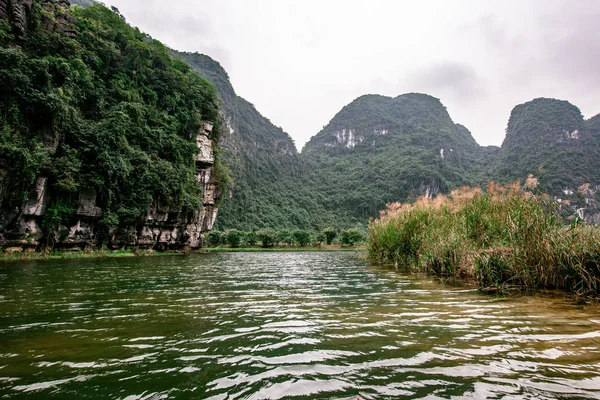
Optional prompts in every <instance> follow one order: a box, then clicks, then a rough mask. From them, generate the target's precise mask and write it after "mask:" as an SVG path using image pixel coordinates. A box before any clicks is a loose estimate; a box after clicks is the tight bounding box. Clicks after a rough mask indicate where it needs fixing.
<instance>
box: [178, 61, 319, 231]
mask: <svg viewBox="0 0 600 400" xmlns="http://www.w3.org/2000/svg"><path fill="white" fill-rule="evenodd" d="M172 54H173V56H174V57H175V58H176V59H182V60H185V61H186V62H187V63H189V64H190V66H191V67H192V69H193V70H194V71H196V72H197V73H198V74H200V75H201V76H202V77H204V78H206V79H208V80H209V81H211V82H212V83H214V84H215V85H216V87H217V90H218V92H219V95H220V97H221V99H222V100H223V106H222V110H223V112H222V118H223V120H224V125H225V127H226V128H225V129H224V132H223V135H222V138H221V142H222V149H223V159H224V160H225V161H226V162H227V164H228V166H229V168H230V169H231V178H232V179H231V184H230V185H229V190H228V193H226V194H225V196H224V199H223V201H222V203H221V208H220V212H219V218H218V220H217V227H219V228H221V229H228V228H236V229H243V230H253V229H260V228H264V227H274V228H275V227H276V228H283V227H288V228H292V227H301V228H304V229H308V228H311V227H312V226H313V225H314V223H315V218H319V217H320V216H321V215H322V214H323V212H324V210H323V208H322V206H321V204H320V203H319V202H317V201H315V199H314V196H315V193H314V192H312V191H311V190H310V189H309V188H307V187H306V186H305V185H304V184H302V183H301V182H302V180H303V174H304V173H305V165H304V162H303V161H302V160H301V158H300V156H299V154H298V152H297V150H296V146H295V145H294V142H293V140H292V139H291V138H290V136H289V135H288V134H287V133H286V132H284V131H283V130H282V129H281V128H279V127H276V126H275V125H273V124H272V123H271V121H269V120H268V119H267V118H265V117H263V116H262V115H261V114H260V113H259V112H258V111H257V110H256V108H255V107H254V105H252V104H251V103H250V102H248V101H246V100H244V99H243V98H241V97H239V96H237V95H236V93H235V90H234V89H233V87H232V86H231V83H230V81H229V76H228V75H227V72H225V70H224V69H223V67H221V65H220V64H219V63H218V62H216V61H215V60H213V59H211V58H210V57H208V56H205V55H201V54H196V53H177V52H173V53H172Z"/></svg>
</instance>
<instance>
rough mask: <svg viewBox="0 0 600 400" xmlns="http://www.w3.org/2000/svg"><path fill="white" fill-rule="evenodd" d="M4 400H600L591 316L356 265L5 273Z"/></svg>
mask: <svg viewBox="0 0 600 400" xmlns="http://www.w3.org/2000/svg"><path fill="white" fill-rule="evenodd" d="M0 397H2V398H11V399H12V398H16V399H18V398H27V399H48V398H61V399H63V398H64V399H75V398H85V399H127V400H133V399H175V398H181V399H187V398H198V399H207V398H208V399H280V398H304V399H316V398H323V399H356V398H357V397H360V398H361V399H387V398H407V399H411V398H427V399H436V398H482V399H483V398H510V399H554V398H561V399H569V398H572V399H583V398H596V399H598V398H600V313H599V309H598V308H595V307H583V306H577V305H574V304H573V303H572V302H570V301H569V300H567V299H561V298H557V297H554V298H552V297H549V296H546V297H543V296H533V297H531V296H530V297H519V298H502V297H490V296H486V295H482V294H480V293H478V292H477V291H476V290H475V289H473V288H469V287H465V286H462V287H460V286H459V287H456V286H447V285H442V284H440V283H438V282H436V281H435V280H432V279H427V278H423V277H414V276H410V275H407V274H402V273H398V272H396V271H392V270H389V269H386V268H380V267H374V266H368V265H367V264H366V263H365V261H363V260H361V259H360V257H358V254H355V253H231V254H209V255H200V256H190V257H168V258H135V259H105V260H91V261H90V260H77V261H53V262H26V263H15V264H0Z"/></svg>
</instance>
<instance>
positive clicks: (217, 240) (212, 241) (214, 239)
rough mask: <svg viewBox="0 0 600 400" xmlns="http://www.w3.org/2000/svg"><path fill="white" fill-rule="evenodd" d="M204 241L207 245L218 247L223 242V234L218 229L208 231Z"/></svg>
mask: <svg viewBox="0 0 600 400" xmlns="http://www.w3.org/2000/svg"><path fill="white" fill-rule="evenodd" d="M206 242H207V244H208V246H209V247H219V246H220V245H221V244H222V243H223V234H222V233H221V232H219V231H211V232H208V235H206Z"/></svg>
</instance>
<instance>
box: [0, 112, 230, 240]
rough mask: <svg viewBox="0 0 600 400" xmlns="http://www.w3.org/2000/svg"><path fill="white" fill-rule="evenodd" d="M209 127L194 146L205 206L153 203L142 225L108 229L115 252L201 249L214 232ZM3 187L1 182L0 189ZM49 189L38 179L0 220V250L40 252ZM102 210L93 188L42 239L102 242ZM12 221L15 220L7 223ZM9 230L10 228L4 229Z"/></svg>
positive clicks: (43, 179)
mask: <svg viewBox="0 0 600 400" xmlns="http://www.w3.org/2000/svg"><path fill="white" fill-rule="evenodd" d="M212 129H213V125H212V124H211V123H209V122H206V123H203V124H202V128H201V129H200V131H199V132H198V135H197V140H196V143H197V144H198V155H197V157H196V180H197V181H198V185H199V186H200V188H201V189H202V190H201V198H202V203H203V206H202V208H201V209H199V210H195V211H182V210H175V209H170V208H168V207H164V206H162V205H161V204H156V203H155V204H153V205H152V206H151V207H150V209H149V210H148V213H147V215H146V217H145V218H144V220H143V221H141V222H140V224H138V226H136V227H132V228H131V229H130V230H128V231H126V232H123V231H122V230H117V229H114V230H111V231H110V236H111V237H110V238H109V240H108V243H110V245H111V246H112V247H113V248H121V247H130V246H137V247H140V248H154V249H163V250H164V249H182V248H186V247H188V248H192V249H194V248H199V247H201V246H202V245H203V241H204V235H203V234H204V232H207V231H209V230H211V229H212V227H213V225H214V223H215V220H216V218H217V214H218V206H217V199H218V198H219V196H220V193H219V192H218V190H217V184H216V182H215V181H213V176H214V173H213V165H214V162H215V159H214V147H213V146H214V145H213V142H212V140H210V139H209V137H210V135H211V133H212ZM1 190H2V185H1V181H0V191H1ZM51 192H52V188H51V185H50V184H49V182H48V179H47V178H46V177H42V176H40V177H38V178H37V179H36V183H35V190H34V192H33V195H32V196H30V198H29V199H28V200H27V201H26V202H25V203H24V204H23V206H22V207H21V208H20V209H19V210H16V211H15V212H14V215H12V216H11V217H12V218H11V217H9V218H5V219H3V221H0V247H3V248H12V249H27V248H38V247H40V246H42V245H44V244H45V243H43V242H42V238H43V237H44V235H43V233H44V232H43V221H44V218H45V217H46V216H47V213H48V203H49V200H50V198H49V197H50V195H49V193H51ZM102 216H103V212H102V208H100V207H99V206H98V205H97V203H96V192H95V191H94V190H92V189H86V190H82V191H81V192H80V193H79V206H78V208H77V209H76V211H75V212H74V214H73V216H72V218H71V219H70V223H69V224H67V225H63V226H61V227H60V229H59V230H58V233H57V234H55V235H54V237H51V238H45V239H46V240H49V241H51V242H52V244H53V245H54V246H55V247H57V248H66V249H84V248H86V247H94V246H96V244H97V243H98V241H99V239H101V238H100V237H99V236H98V235H99V234H100V232H101V231H102V230H101V229H100V224H101V220H102ZM10 219H12V220H13V222H10V221H9V220H10ZM7 226H10V227H11V228H10V229H7Z"/></svg>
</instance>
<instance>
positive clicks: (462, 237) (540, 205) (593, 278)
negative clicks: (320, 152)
mask: <svg viewBox="0 0 600 400" xmlns="http://www.w3.org/2000/svg"><path fill="white" fill-rule="evenodd" d="M536 186H537V180H536V179H535V178H533V177H532V176H530V177H529V179H528V180H527V182H526V184H525V185H524V186H523V187H521V185H520V183H519V182H515V183H514V184H513V185H508V186H499V185H496V184H494V183H490V184H489V185H488V187H487V190H485V191H483V190H481V189H480V188H469V187H463V188H461V189H458V190H455V191H453V192H452V193H451V194H450V195H448V196H438V197H436V198H435V199H425V198H419V199H418V200H417V201H416V202H415V203H413V204H399V203H393V204H389V205H388V206H387V208H386V209H385V210H383V211H382V212H381V215H380V218H379V219H377V220H375V221H371V223H370V224H369V236H368V239H367V251H368V257H369V259H370V260H372V261H373V262H377V263H381V264H391V265H396V266H397V267H398V266H402V267H407V268H409V269H410V270H411V271H413V272H422V273H428V274H432V275H436V276H442V277H458V278H463V279H472V280H475V281H476V282H477V283H478V285H479V286H480V287H481V288H482V289H488V290H494V291H503V290H504V289H507V288H510V287H515V286H516V287H520V288H526V289H560V290H566V291H569V292H574V293H576V294H578V295H586V296H598V295H599V294H600V228H598V227H596V226H592V225H587V224H584V223H582V222H581V220H580V219H578V218H575V219H572V222H571V223H570V224H566V223H565V222H564V221H563V218H562V217H561V214H560V212H561V207H560V204H559V203H557V202H555V201H553V200H552V199H550V197H549V196H547V195H543V194H540V193H536V192H537V189H536Z"/></svg>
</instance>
